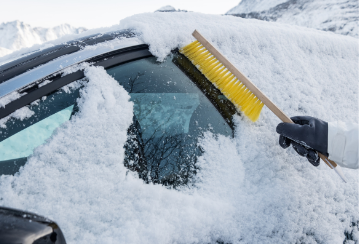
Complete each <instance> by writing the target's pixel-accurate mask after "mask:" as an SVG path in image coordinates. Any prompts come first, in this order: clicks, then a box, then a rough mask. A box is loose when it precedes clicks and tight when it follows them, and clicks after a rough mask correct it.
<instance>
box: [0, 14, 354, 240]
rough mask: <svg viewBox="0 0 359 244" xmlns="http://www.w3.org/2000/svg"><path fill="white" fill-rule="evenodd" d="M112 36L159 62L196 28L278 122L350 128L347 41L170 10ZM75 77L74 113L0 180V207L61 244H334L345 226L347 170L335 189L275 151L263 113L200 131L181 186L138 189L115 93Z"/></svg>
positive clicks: (350, 204) (330, 175)
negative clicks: (217, 130) (192, 170)
mask: <svg viewBox="0 0 359 244" xmlns="http://www.w3.org/2000/svg"><path fill="white" fill-rule="evenodd" d="M112 28H118V29H133V30H134V31H135V33H137V35H138V38H139V39H140V40H142V41H143V42H144V43H146V44H149V47H150V51H151V52H152V54H154V55H155V56H157V57H158V60H160V61H161V60H163V59H165V58H166V56H167V55H168V54H169V53H170V50H171V49H174V48H177V47H181V46H183V45H186V44H188V43H190V42H191V41H193V40H194V39H193V37H192V36H191V32H192V31H193V30H194V29H198V30H199V31H200V32H201V33H202V34H203V35H204V36H206V37H207V38H208V39H209V40H210V41H212V42H213V44H214V45H215V46H216V47H217V48H219V50H220V51H221V52H222V53H223V54H224V55H226V56H227V57H228V59H229V60H230V61H231V62H233V64H234V65H236V66H237V67H238V68H239V70H241V71H242V72H243V73H244V74H246V75H247V76H248V77H249V78H250V79H251V80H252V81H253V82H254V83H255V84H256V85H257V86H258V87H259V88H260V89H261V90H262V91H263V92H264V93H265V94H266V95H267V96H268V97H270V98H271V99H273V101H274V102H275V103H276V104H277V105H278V106H279V107H280V108H281V109H282V110H283V111H284V112H285V113H287V114H288V115H290V116H294V115H312V116H315V117H318V118H321V119H323V120H325V121H334V120H343V121H349V122H357V115H358V73H357V67H358V48H357V40H356V39H354V38H352V37H347V36H340V35H336V34H332V33H325V32H322V31H316V30H311V29H306V28H303V27H295V26H289V25H283V24H278V23H267V22H261V21H258V20H247V19H241V18H237V17H231V16H217V15H205V14H198V13H177V12H176V13H148V14H139V15H135V16H132V17H129V18H126V19H123V20H121V22H120V25H119V26H117V27H112ZM85 73H86V76H87V77H88V78H89V80H90V81H89V83H88V84H87V85H86V86H85V88H84V89H83V91H82V96H81V98H80V100H79V106H80V113H79V114H78V115H76V116H75V117H74V118H73V119H72V120H71V121H68V122H66V123H65V124H64V125H63V126H61V127H60V128H59V129H58V130H57V131H56V132H55V133H54V135H53V136H52V137H51V138H50V139H49V140H48V141H47V143H46V144H44V145H42V146H40V147H39V148H37V149H36V150H35V153H34V155H33V156H32V157H31V158H30V159H29V162H28V163H27V164H26V165H25V166H24V168H23V169H22V170H21V171H20V173H19V174H16V175H15V176H4V175H3V176H1V177H0V196H1V198H0V205H4V206H11V207H15V208H20V209H24V210H28V211H32V212H36V213H38V214H41V215H45V216H48V217H49V218H51V219H53V220H55V221H56V222H57V223H58V224H59V225H60V226H61V228H62V229H63V232H64V235H65V237H66V239H67V241H68V243H104V242H105V243H211V242H213V243H214V242H216V241H222V242H224V243H296V242H298V243H299V242H301V243H318V242H319V243H341V242H343V240H344V238H345V237H344V232H345V231H347V232H351V231H352V230H353V228H355V227H353V226H352V222H353V223H356V222H357V221H358V220H359V215H358V211H357V206H358V194H357V193H358V174H357V171H353V170H347V169H343V172H344V174H345V175H346V177H347V179H348V182H349V183H347V184H343V183H342V182H341V180H340V178H339V177H337V176H336V175H335V172H334V171H333V170H330V169H329V168H328V167H327V166H326V165H323V163H322V165H321V166H319V167H318V168H314V167H313V166H311V165H310V164H309V163H308V162H307V160H306V159H305V158H300V157H298V156H297V154H296V153H295V152H294V150H292V149H289V150H286V151H284V150H282V149H281V148H280V147H279V146H278V145H277V143H278V142H277V141H278V135H277V134H276V132H275V127H276V125H277V124H278V123H279V122H280V121H279V120H278V119H277V118H276V117H275V116H274V115H273V114H272V113H271V112H270V111H269V110H268V109H266V108H264V109H263V112H262V115H261V116H260V118H259V120H258V122H256V123H254V124H253V123H251V122H249V121H248V120H246V119H245V118H240V117H237V118H235V120H236V125H237V128H236V136H235V138H234V139H231V138H226V137H223V136H219V137H218V138H215V137H214V136H212V135H211V134H210V133H208V134H206V136H205V137H204V138H203V140H202V141H201V145H202V147H203V148H204V150H205V153H204V155H203V156H201V157H200V158H199V160H198V161H199V162H198V166H199V167H200V171H199V173H198V175H197V177H196V180H195V182H193V186H192V185H190V186H188V187H187V188H183V189H179V190H174V189H167V188H165V187H164V186H160V185H151V184H149V185H148V184H145V183H143V182H142V181H141V180H140V179H138V177H137V176H136V175H135V174H132V173H131V172H128V171H127V169H126V168H125V167H124V166H123V164H122V161H123V157H124V156H123V150H121V148H122V147H123V144H124V143H125V141H126V131H127V127H128V126H129V125H130V123H131V119H132V103H131V102H128V100H129V96H128V94H127V92H125V91H124V90H123V88H122V87H120V86H118V85H117V83H116V82H115V81H114V80H113V79H112V78H111V77H109V76H108V75H107V74H106V73H105V72H104V71H103V70H102V69H101V68H87V70H86V72H85ZM99 84H101V85H99ZM106 123H108V124H106ZM117 123H118V125H117V126H116V127H114V125H116V124H117ZM104 124H106V126H105V125H104ZM94 128H96V129H94ZM100 145H103V146H102V147H101V148H100V149H101V150H99V146H100ZM104 145H105V146H104ZM353 231H355V230H353ZM356 233H357V232H356ZM355 236H357V234H355V235H354V238H356V237H355Z"/></svg>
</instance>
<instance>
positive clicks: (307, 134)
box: [276, 116, 328, 166]
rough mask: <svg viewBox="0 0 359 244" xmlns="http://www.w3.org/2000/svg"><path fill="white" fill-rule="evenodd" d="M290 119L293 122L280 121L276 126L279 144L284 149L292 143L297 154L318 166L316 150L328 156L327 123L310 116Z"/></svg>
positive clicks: (318, 159) (318, 160)
mask: <svg viewBox="0 0 359 244" xmlns="http://www.w3.org/2000/svg"><path fill="white" fill-rule="evenodd" d="M291 119H292V120H293V122H294V124H291V123H280V124H278V126H277V129H276V130H277V133H278V134H280V136H279V145H280V146H281V147H282V148H284V149H285V148H288V147H289V146H290V145H291V144H292V146H293V148H294V150H295V151H296V152H297V153H298V154H299V155H301V156H303V157H306V158H307V159H308V161H309V162H310V163H311V164H313V165H314V166H318V165H319V163H320V158H319V156H318V153H317V152H316V151H318V152H320V153H322V154H323V155H325V156H328V123H327V122H325V121H322V120H320V119H316V118H313V117H310V116H296V117H292V118H291Z"/></svg>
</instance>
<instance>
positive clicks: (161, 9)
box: [155, 5, 176, 12]
mask: <svg viewBox="0 0 359 244" xmlns="http://www.w3.org/2000/svg"><path fill="white" fill-rule="evenodd" d="M175 11H176V9H175V8H174V7H172V6H171V5H166V6H163V7H161V8H159V9H157V10H156V11H155V12H175Z"/></svg>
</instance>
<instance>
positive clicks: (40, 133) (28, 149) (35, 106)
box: [0, 88, 79, 175]
mask: <svg viewBox="0 0 359 244" xmlns="http://www.w3.org/2000/svg"><path fill="white" fill-rule="evenodd" d="M78 96H79V88H77V89H74V90H69V89H66V92H65V90H59V91H56V92H54V93H52V94H50V95H48V96H47V97H43V98H42V99H40V100H38V101H36V102H34V103H32V104H31V105H29V106H27V107H28V108H29V109H30V110H31V111H33V115H32V116H30V117H29V118H26V119H23V120H21V119H17V118H10V119H8V120H7V121H6V122H5V124H3V127H0V175H2V174H14V173H16V172H17V171H18V170H19V168H20V167H21V166H23V165H24V164H25V163H26V161H27V157H28V156H30V155H31V154H32V153H33V150H34V149H35V148H36V147H38V146H40V145H41V144H43V143H45V142H46V140H47V139H48V138H49V137H50V136H51V135H52V134H53V132H54V131H55V129H56V128H58V127H59V126H60V125H61V124H63V123H64V122H66V121H68V120H69V119H70V117H71V114H72V113H73V112H74V105H75V102H76V99H77V97H78Z"/></svg>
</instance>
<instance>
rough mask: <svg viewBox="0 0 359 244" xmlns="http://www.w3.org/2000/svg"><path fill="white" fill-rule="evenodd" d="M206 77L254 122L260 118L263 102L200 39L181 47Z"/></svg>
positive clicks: (181, 50) (182, 51)
mask: <svg viewBox="0 0 359 244" xmlns="http://www.w3.org/2000/svg"><path fill="white" fill-rule="evenodd" d="M180 52H181V53H182V54H183V55H185V56H186V57H187V58H188V59H189V60H190V61H191V62H192V63H193V64H194V65H195V66H196V67H197V69H198V70H199V71H201V72H202V74H203V75H204V76H206V78H207V79H208V80H209V81H210V82H212V84H214V85H215V86H216V87H217V88H218V89H219V90H220V91H221V92H222V93H223V95H224V96H226V97H227V98H228V99H229V100H230V101H231V102H232V103H233V104H234V105H235V106H236V107H237V109H238V110H239V111H240V112H242V113H243V114H245V115H246V116H247V117H248V118H249V119H250V120H252V121H253V122H254V121H256V120H257V119H258V118H259V115H260V113H261V110H262V108H263V105H264V104H263V103H262V101H260V100H259V99H258V98H257V97H256V96H255V95H254V94H253V93H252V92H251V91H250V90H249V89H248V88H247V87H246V86H245V85H243V84H242V82H240V81H239V80H238V79H237V78H236V77H235V76H234V75H233V74H232V73H231V72H230V71H229V70H228V69H227V68H226V67H225V66H224V65H223V64H222V63H221V62H219V61H218V60H217V59H216V58H215V57H214V56H213V55H212V54H211V53H210V52H209V51H208V50H207V49H206V48H205V47H204V46H203V45H202V44H201V43H200V42H199V41H194V42H192V43H190V44H188V45H187V46H185V47H183V48H181V49H180Z"/></svg>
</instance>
